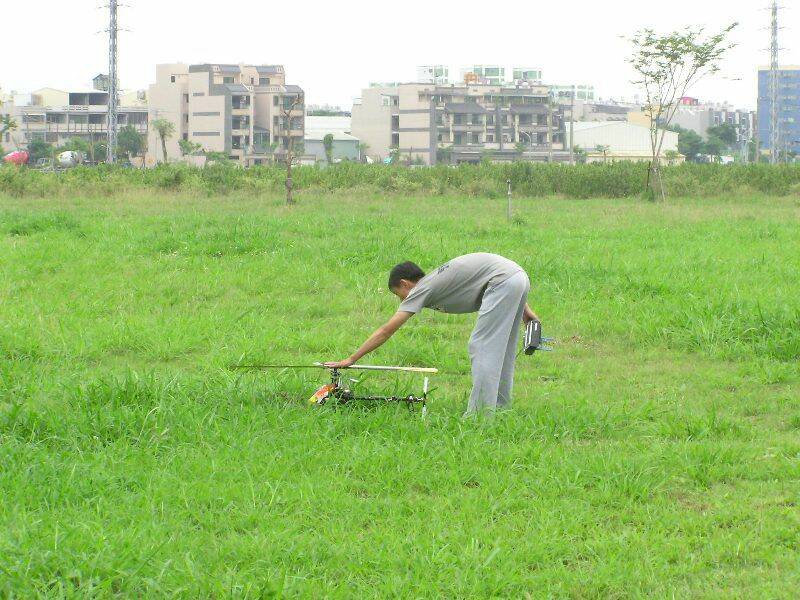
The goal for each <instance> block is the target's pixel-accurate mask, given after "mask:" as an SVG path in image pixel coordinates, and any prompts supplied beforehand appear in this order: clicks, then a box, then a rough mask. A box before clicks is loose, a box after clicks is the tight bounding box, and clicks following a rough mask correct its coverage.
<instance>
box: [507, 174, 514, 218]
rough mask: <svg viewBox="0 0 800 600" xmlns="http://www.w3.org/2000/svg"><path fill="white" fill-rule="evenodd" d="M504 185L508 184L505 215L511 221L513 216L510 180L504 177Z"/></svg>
mask: <svg viewBox="0 0 800 600" xmlns="http://www.w3.org/2000/svg"><path fill="white" fill-rule="evenodd" d="M506 185H507V186H508V191H507V194H508V205H507V206H506V217H508V220H509V222H510V221H511V217H512V216H513V211H512V206H511V180H510V179H506Z"/></svg>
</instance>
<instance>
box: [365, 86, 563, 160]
mask: <svg viewBox="0 0 800 600" xmlns="http://www.w3.org/2000/svg"><path fill="white" fill-rule="evenodd" d="M551 98H552V97H551V93H550V88H548V87H547V86H543V85H533V86H515V87H506V86H502V85H487V84H472V85H449V86H437V85H434V84H422V83H406V84H400V85H392V86H388V87H370V88H367V89H364V90H362V96H361V98H359V99H357V100H356V102H355V104H354V105H353V116H352V134H353V135H354V136H356V137H357V138H359V139H360V140H361V141H362V142H364V143H366V144H367V145H368V146H369V150H368V151H367V154H368V155H369V156H370V158H372V159H375V160H384V159H385V158H386V157H388V156H389V155H390V153H391V152H392V151H393V150H396V151H399V153H400V155H401V156H402V157H404V158H406V159H408V160H412V161H421V162H423V163H424V164H428V165H430V164H434V163H435V162H437V155H439V156H444V155H447V160H448V161H451V162H456V163H459V162H477V161H480V160H481V159H482V158H484V157H490V158H491V159H492V160H518V159H520V158H523V159H525V160H542V161H548V160H568V159H569V152H568V151H565V150H564V117H563V115H564V112H563V107H560V106H558V105H557V104H555V103H553V102H552V101H551Z"/></svg>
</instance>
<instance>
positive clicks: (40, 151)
mask: <svg viewBox="0 0 800 600" xmlns="http://www.w3.org/2000/svg"><path fill="white" fill-rule="evenodd" d="M52 151H53V146H52V144H48V143H47V142H45V141H44V140H39V139H36V140H31V141H30V142H28V156H29V157H30V158H29V159H28V160H29V161H30V162H31V163H35V162H36V161H37V160H39V159H40V158H49V157H50V155H51V154H52Z"/></svg>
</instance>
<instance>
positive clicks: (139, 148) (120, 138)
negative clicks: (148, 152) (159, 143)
mask: <svg viewBox="0 0 800 600" xmlns="http://www.w3.org/2000/svg"><path fill="white" fill-rule="evenodd" d="M117 152H119V153H121V154H124V155H126V156H127V157H128V162H133V157H134V156H139V155H140V154H141V155H144V152H145V141H144V137H143V136H142V135H141V134H140V133H139V132H138V131H136V128H135V127H134V126H133V125H126V126H125V127H123V128H122V129H120V130H119V133H118V134H117ZM142 165H144V156H142Z"/></svg>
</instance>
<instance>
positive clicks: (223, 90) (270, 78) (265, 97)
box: [148, 63, 305, 166]
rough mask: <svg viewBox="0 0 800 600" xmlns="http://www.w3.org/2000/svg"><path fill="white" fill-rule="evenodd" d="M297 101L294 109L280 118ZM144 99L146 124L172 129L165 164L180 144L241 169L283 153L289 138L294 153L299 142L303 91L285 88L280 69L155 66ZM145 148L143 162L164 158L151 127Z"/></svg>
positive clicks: (219, 65) (240, 66) (302, 121)
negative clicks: (169, 124) (155, 122)
mask: <svg viewBox="0 0 800 600" xmlns="http://www.w3.org/2000/svg"><path fill="white" fill-rule="evenodd" d="M297 97H299V98H300V104H299V105H297V106H296V107H295V108H294V109H293V110H292V111H291V113H290V114H288V115H286V114H284V111H288V110H289V108H290V107H291V105H292V103H293V101H294V100H295V98H297ZM148 100H149V110H150V119H151V121H152V120H154V119H166V120H168V121H170V122H172V123H173V125H174V126H175V136H173V137H172V138H171V139H169V140H167V154H168V158H170V159H171V158H175V157H178V156H180V151H179V146H178V141H179V140H181V139H184V140H188V141H191V142H194V143H196V144H200V146H201V147H202V148H203V150H205V151H206V152H223V153H224V154H225V155H226V156H228V157H229V158H230V159H231V160H234V161H237V162H239V163H240V164H242V165H245V166H248V165H254V164H261V163H265V162H268V161H270V160H273V159H274V158H275V157H276V156H280V155H281V154H282V153H285V152H286V149H287V148H288V147H289V139H290V138H291V139H293V142H292V144H293V146H294V147H295V148H300V146H301V144H302V141H303V129H304V122H305V107H304V105H303V90H302V89H301V88H300V87H298V86H296V85H287V84H286V81H285V73H284V70H283V67H282V66H280V65H229V64H197V65H185V64H182V63H176V64H164V65H158V66H157V67H156V82H155V83H154V84H153V85H151V86H150V90H149V93H148ZM287 117H288V118H287ZM148 148H149V150H148V163H152V162H157V161H161V160H163V159H164V157H163V156H161V154H162V150H161V141H160V139H159V138H158V135H157V133H156V132H155V131H154V130H152V128H151V131H150V133H149V138H148Z"/></svg>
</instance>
